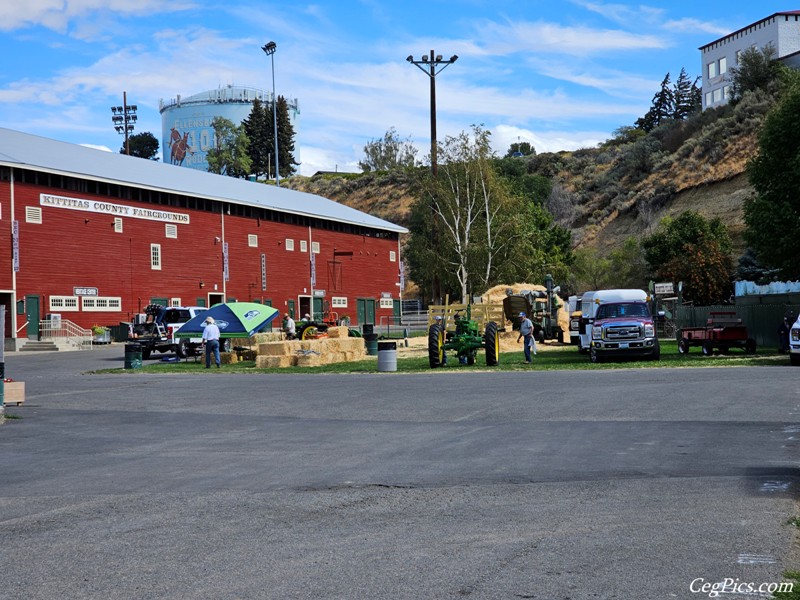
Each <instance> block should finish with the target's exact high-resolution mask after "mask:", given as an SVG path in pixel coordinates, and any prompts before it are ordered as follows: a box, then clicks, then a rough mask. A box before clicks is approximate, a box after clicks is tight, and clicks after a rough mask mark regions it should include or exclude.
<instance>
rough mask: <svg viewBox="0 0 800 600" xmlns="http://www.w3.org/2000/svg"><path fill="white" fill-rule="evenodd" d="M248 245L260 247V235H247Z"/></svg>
mask: <svg viewBox="0 0 800 600" xmlns="http://www.w3.org/2000/svg"><path fill="white" fill-rule="evenodd" d="M247 245H248V246H250V247H251V248H258V236H257V235H253V234H252V233H250V234H248V235H247Z"/></svg>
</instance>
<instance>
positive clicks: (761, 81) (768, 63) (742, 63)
mask: <svg viewBox="0 0 800 600" xmlns="http://www.w3.org/2000/svg"><path fill="white" fill-rule="evenodd" d="M775 55H776V51H775V46H773V45H772V44H767V45H766V46H764V48H763V49H760V48H755V47H754V48H748V49H747V50H744V51H743V52H742V53H741V54H739V64H738V65H736V66H735V67H731V68H730V69H729V73H730V78H731V86H730V101H731V102H732V103H736V102H739V100H741V99H742V96H743V95H744V93H745V92H750V91H754V90H758V89H761V90H765V91H771V88H772V87H773V85H775V84H777V83H778V82H779V81H780V73H781V71H782V70H783V69H784V68H785V67H783V65H782V64H781V63H779V62H778V61H777V60H775Z"/></svg>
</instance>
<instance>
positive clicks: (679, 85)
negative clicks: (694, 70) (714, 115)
mask: <svg viewBox="0 0 800 600" xmlns="http://www.w3.org/2000/svg"><path fill="white" fill-rule="evenodd" d="M699 79H700V78H699V77H697V78H695V80H694V81H692V80H691V79H689V75H687V74H686V69H681V72H680V75H678V79H677V81H676V82H675V85H674V86H673V88H672V95H673V98H674V105H673V106H674V111H673V113H672V118H673V119H678V120H684V119H687V118H689V117H691V116H692V115H694V114H697V113H698V112H700V110H701V109H702V96H701V90H700V88H699V87H698V86H697V81H698V80H699Z"/></svg>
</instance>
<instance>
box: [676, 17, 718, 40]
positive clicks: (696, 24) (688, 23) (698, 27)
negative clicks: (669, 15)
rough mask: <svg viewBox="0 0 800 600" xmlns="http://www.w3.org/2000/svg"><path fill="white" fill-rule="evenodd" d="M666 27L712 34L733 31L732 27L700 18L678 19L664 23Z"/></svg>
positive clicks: (687, 31) (683, 31) (685, 31)
mask: <svg viewBox="0 0 800 600" xmlns="http://www.w3.org/2000/svg"><path fill="white" fill-rule="evenodd" d="M664 29H666V30H668V31H674V32H677V33H697V32H701V33H710V34H712V35H717V36H720V37H722V36H724V35H728V34H729V33H731V29H730V28H728V27H723V26H722V25H717V24H716V23H710V22H708V21H700V20H698V19H677V20H672V21H667V22H666V23H664Z"/></svg>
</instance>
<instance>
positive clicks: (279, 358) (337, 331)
mask: <svg viewBox="0 0 800 600" xmlns="http://www.w3.org/2000/svg"><path fill="white" fill-rule="evenodd" d="M366 356H367V354H366V346H365V345H364V339H363V338H351V337H348V328H347V327H330V328H328V337H327V338H320V339H316V340H302V341H301V340H289V341H282V342H263V343H260V344H258V355H257V356H256V368H259V369H276V368H284V367H318V366H321V365H329V364H332V363H338V362H350V361H356V360H364V359H365V358H366Z"/></svg>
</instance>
